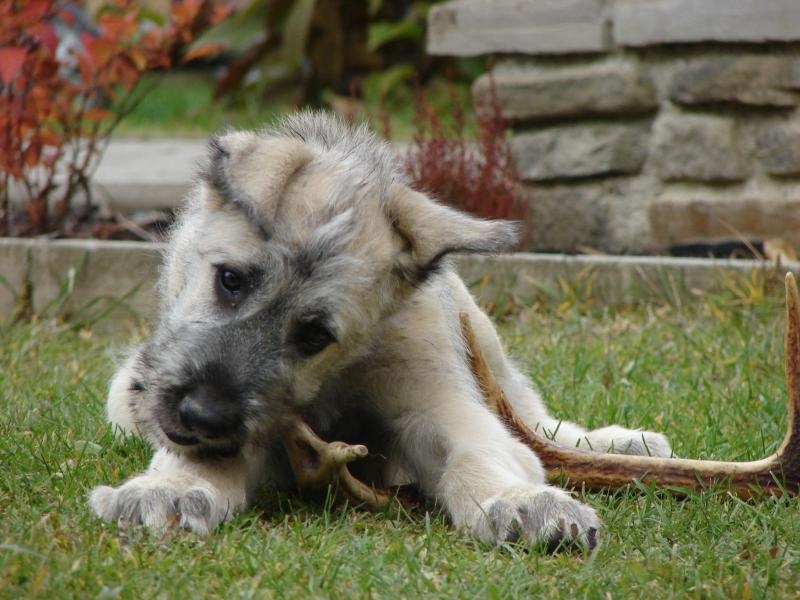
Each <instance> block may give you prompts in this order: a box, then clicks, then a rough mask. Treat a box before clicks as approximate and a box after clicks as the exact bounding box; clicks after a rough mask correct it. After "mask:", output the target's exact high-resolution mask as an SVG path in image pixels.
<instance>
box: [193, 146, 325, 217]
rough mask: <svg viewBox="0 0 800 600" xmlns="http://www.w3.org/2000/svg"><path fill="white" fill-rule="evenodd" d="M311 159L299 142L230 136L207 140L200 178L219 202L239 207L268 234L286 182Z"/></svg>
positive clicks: (312, 155) (312, 153) (308, 149)
mask: <svg viewBox="0 0 800 600" xmlns="http://www.w3.org/2000/svg"><path fill="white" fill-rule="evenodd" d="M313 158H314V152H313V151H312V150H311V148H309V147H308V146H307V145H306V144H305V143H304V142H302V141H300V140H296V139H291V138H280V137H264V136H259V135H257V134H255V133H248V132H244V133H231V134H228V135H225V136H223V137H214V138H212V139H211V142H210V143H209V158H208V163H207V165H206V168H205V171H204V173H203V175H204V179H205V180H206V182H207V183H208V184H209V185H210V186H211V187H212V188H214V190H215V191H216V192H217V194H218V195H219V196H220V197H221V199H222V200H223V201H225V202H231V203H233V204H235V205H237V206H239V207H240V208H242V209H243V210H244V211H245V212H246V213H247V214H248V215H249V216H250V218H251V219H253V221H255V223H256V224H257V225H259V226H260V227H261V228H262V229H264V230H268V229H269V227H270V225H271V223H272V222H273V221H274V219H275V212H276V210H277V207H278V203H279V200H280V196H281V194H282V193H283V190H284V189H285V188H286V185H287V184H288V182H289V180H290V179H291V178H292V176H293V175H294V174H295V173H297V171H298V170H300V169H301V168H302V167H303V166H304V165H306V164H308V163H309V162H310V161H311V160H313Z"/></svg>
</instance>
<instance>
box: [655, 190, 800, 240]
mask: <svg viewBox="0 0 800 600" xmlns="http://www.w3.org/2000/svg"><path fill="white" fill-rule="evenodd" d="M650 228H651V230H652V232H653V237H654V238H655V240H656V242H658V243H659V244H661V245H663V246H665V247H668V246H672V245H676V244H689V243H698V242H703V243H717V242H722V241H730V240H739V239H740V237H742V236H743V237H744V238H745V239H747V240H750V241H758V240H765V239H769V238H773V237H780V238H784V239H787V240H789V241H791V242H797V241H800V188H799V189H797V190H795V193H794V194H790V193H787V194H785V195H784V196H783V197H779V198H764V197H758V198H756V197H738V198H730V197H728V196H723V195H718V194H715V195H711V194H710V193H709V194H703V193H697V194H691V193H680V194H678V193H673V194H669V195H665V196H663V197H660V198H658V199H657V200H656V201H655V202H654V203H653V205H652V206H651V207H650Z"/></svg>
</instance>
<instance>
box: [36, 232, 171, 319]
mask: <svg viewBox="0 0 800 600" xmlns="http://www.w3.org/2000/svg"><path fill="white" fill-rule="evenodd" d="M160 248H161V245H160V244H148V243H144V242H101V241H98V240H54V241H46V242H37V243H36V244H35V245H34V246H33V248H32V254H31V281H32V283H33V308H34V311H35V312H36V313H37V314H43V315H44V316H61V315H70V316H72V317H74V318H76V319H77V320H80V319H81V318H83V317H86V316H88V315H89V314H97V312H98V311H99V310H101V309H104V308H109V309H113V310H111V311H110V313H109V315H110V316H111V318H115V319H120V318H123V317H129V318H133V319H135V318H149V317H150V316H152V314H153V311H154V309H155V307H156V305H157V301H158V294H156V293H155V291H154V289H153V288H154V283H155V277H156V273H157V270H158V265H159V263H160Z"/></svg>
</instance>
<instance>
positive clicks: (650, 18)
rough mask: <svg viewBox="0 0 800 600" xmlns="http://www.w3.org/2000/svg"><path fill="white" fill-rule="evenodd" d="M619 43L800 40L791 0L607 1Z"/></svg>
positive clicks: (799, 8)
mask: <svg viewBox="0 0 800 600" xmlns="http://www.w3.org/2000/svg"><path fill="white" fill-rule="evenodd" d="M613 37H614V41H615V43H617V44H621V45H623V46H648V45H654V44H672V43H680V42H703V41H714V42H768V41H782V42H787V41H797V40H800V2H798V1H797V0H767V1H765V0H724V1H720V0H624V1H617V2H614V4H613Z"/></svg>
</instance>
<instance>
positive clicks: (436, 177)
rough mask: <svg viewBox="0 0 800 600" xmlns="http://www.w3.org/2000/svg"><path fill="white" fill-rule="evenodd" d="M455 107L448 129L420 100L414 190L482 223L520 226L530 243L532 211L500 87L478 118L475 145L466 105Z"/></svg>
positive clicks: (412, 157)
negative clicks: (494, 221)
mask: <svg viewBox="0 0 800 600" xmlns="http://www.w3.org/2000/svg"><path fill="white" fill-rule="evenodd" d="M452 104H453V106H454V109H453V112H452V115H451V118H450V121H451V124H450V125H446V124H445V122H444V120H443V119H442V118H441V117H440V116H439V115H438V114H437V112H436V111H435V110H434V109H433V107H432V106H431V105H430V104H428V103H427V102H426V101H425V99H424V98H423V97H422V95H421V94H418V95H417V102H416V108H415V115H416V128H417V129H416V132H415V135H414V138H413V141H412V143H411V147H410V148H409V151H408V153H407V155H406V160H405V168H406V171H407V173H408V174H409V176H410V177H411V180H412V185H413V187H415V188H417V189H419V190H422V191H424V192H426V193H428V194H431V195H432V196H433V197H435V198H437V199H439V200H441V201H442V202H445V203H446V204H449V205H451V206H454V207H457V208H460V209H462V210H465V211H467V212H470V213H473V214H476V215H479V216H481V217H486V218H495V219H512V220H518V221H520V222H521V223H522V226H523V228H524V235H523V237H524V238H525V237H527V235H528V229H527V228H528V217H529V208H528V206H527V204H526V203H525V199H524V197H523V194H522V186H521V184H520V176H519V172H518V170H517V167H516V163H515V162H514V158H513V156H512V151H511V146H510V144H509V143H508V140H507V138H506V131H507V129H508V123H507V122H506V120H505V119H504V118H503V116H502V111H501V108H500V103H499V101H498V99H497V95H496V93H495V91H494V85H493V84H492V88H491V102H490V105H489V106H488V107H485V108H484V109H483V110H479V111H478V114H477V115H476V121H477V134H476V139H475V140H474V141H470V140H467V139H466V138H465V135H464V128H465V124H466V123H465V117H464V112H463V110H462V109H461V108H460V104H459V103H458V101H457V100H456V99H455V98H454V99H453V102H452Z"/></svg>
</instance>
